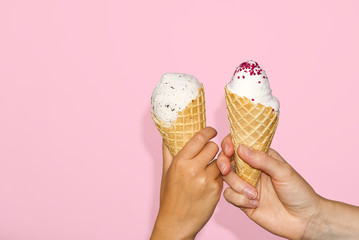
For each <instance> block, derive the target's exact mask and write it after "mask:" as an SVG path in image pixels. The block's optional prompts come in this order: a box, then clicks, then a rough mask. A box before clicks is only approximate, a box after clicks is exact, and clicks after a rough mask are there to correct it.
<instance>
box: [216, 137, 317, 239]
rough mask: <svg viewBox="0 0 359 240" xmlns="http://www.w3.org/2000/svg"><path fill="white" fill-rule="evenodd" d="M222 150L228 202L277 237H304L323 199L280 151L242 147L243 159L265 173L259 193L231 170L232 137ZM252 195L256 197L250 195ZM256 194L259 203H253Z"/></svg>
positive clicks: (220, 162) (221, 155)
mask: <svg viewBox="0 0 359 240" xmlns="http://www.w3.org/2000/svg"><path fill="white" fill-rule="evenodd" d="M222 148H223V152H221V153H220V155H219V157H218V160H217V164H218V166H219V167H220V168H221V170H222V174H223V175H225V176H224V177H223V179H224V180H225V181H226V182H227V183H228V185H229V186H230V187H229V188H227V189H226V190H225V191H224V197H225V198H226V200H227V201H228V202H230V203H232V204H234V205H236V206H238V207H240V208H241V209H242V210H243V211H244V212H245V213H246V214H247V215H248V216H249V218H251V219H252V220H253V221H255V222H256V223H258V224H259V225H261V226H262V227H263V228H265V229H267V230H268V231H270V232H272V233H274V234H277V235H280V236H283V237H286V238H289V239H302V238H304V237H305V235H306V234H307V227H308V225H309V224H310V223H311V221H312V220H313V219H316V217H317V216H318V214H319V212H320V208H321V206H322V203H321V202H322V200H323V199H322V198H321V197H320V196H319V195H318V194H316V193H315V192H314V190H313V189H312V187H311V186H310V185H309V184H308V183H307V182H306V181H305V180H304V179H303V178H302V177H301V176H300V175H299V174H298V173H297V172H296V171H295V170H294V169H293V168H292V167H291V166H290V165H289V164H288V163H287V162H286V161H285V160H284V159H283V158H282V157H281V156H280V155H279V154H278V153H277V152H276V151H274V150H272V149H270V150H269V151H268V154H266V153H264V152H261V151H257V150H253V149H251V148H248V147H246V146H243V145H241V146H240V148H239V149H238V154H239V156H240V157H241V158H242V159H243V160H244V161H245V162H247V163H248V164H249V165H251V166H252V167H254V168H257V169H260V170H261V171H262V174H261V178H260V181H259V183H258V192H257V193H258V194H256V192H255V190H254V188H252V187H251V186H249V184H247V183H246V182H244V181H243V180H242V179H241V178H240V177H239V176H238V175H237V174H236V173H235V172H234V171H230V169H231V167H230V157H231V155H232V154H233V152H234V151H233V150H234V149H233V143H232V140H231V137H230V135H228V136H227V137H226V138H225V139H224V140H223V142H222ZM253 191H254V192H253ZM251 192H253V193H252V197H251V194H248V193H251ZM256 195H258V196H257V200H258V201H259V202H258V201H257V200H253V199H254V198H255V196H256ZM248 197H249V198H252V200H250V199H249V198H248Z"/></svg>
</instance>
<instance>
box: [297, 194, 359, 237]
mask: <svg viewBox="0 0 359 240" xmlns="http://www.w3.org/2000/svg"><path fill="white" fill-rule="evenodd" d="M320 205H321V206H320V208H319V209H318V214H317V215H316V217H314V218H313V219H312V220H311V221H310V223H309V224H308V228H307V232H306V234H305V237H303V239H348V240H349V239H358V238H359V228H358V226H359V207H356V206H352V205H349V204H345V203H342V202H336V201H332V200H328V199H324V198H321V204H320Z"/></svg>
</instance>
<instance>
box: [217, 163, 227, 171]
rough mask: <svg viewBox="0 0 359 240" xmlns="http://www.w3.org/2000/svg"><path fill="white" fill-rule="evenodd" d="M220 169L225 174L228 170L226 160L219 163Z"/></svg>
mask: <svg viewBox="0 0 359 240" xmlns="http://www.w3.org/2000/svg"><path fill="white" fill-rule="evenodd" d="M219 170H221V173H222V174H223V173H224V172H225V171H226V170H227V165H226V164H225V163H224V162H221V163H220V164H219Z"/></svg>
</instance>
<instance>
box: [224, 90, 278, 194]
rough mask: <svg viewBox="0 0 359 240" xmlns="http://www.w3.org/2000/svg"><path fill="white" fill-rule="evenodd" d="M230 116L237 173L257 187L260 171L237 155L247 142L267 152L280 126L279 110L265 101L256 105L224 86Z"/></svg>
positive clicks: (252, 146) (250, 145)
mask: <svg viewBox="0 0 359 240" xmlns="http://www.w3.org/2000/svg"><path fill="white" fill-rule="evenodd" d="M225 93H226V105H227V113H228V119H229V123H230V128H231V136H232V141H233V144H234V149H235V154H234V160H235V164H236V171H237V174H238V175H239V176H240V177H241V178H242V179H244V180H245V181H247V182H248V183H250V184H251V185H252V186H254V187H256V185H257V183H258V180H259V177H260V174H261V171H260V170H258V169H254V168H252V167H250V166H249V165H248V164H247V163H245V162H244V161H243V160H242V159H240V158H239V157H238V154H237V149H238V146H239V145H240V144H244V145H246V146H249V147H251V148H253V149H257V150H261V151H263V152H267V151H268V149H269V147H270V145H271V142H272V139H273V136H274V133H275V131H276V128H277V125H278V112H276V111H273V109H272V107H266V106H264V105H263V104H260V103H256V104H254V103H253V102H252V101H251V100H250V99H248V98H246V97H240V96H238V95H237V94H234V93H232V92H231V91H230V90H228V89H227V87H226V88H225Z"/></svg>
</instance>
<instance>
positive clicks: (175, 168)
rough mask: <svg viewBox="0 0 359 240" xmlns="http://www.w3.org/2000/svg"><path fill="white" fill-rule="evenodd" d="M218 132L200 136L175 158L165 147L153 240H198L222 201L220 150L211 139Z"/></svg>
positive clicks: (208, 128)
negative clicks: (217, 155) (199, 233)
mask: <svg viewBox="0 0 359 240" xmlns="http://www.w3.org/2000/svg"><path fill="white" fill-rule="evenodd" d="M216 135H217V132H216V130H214V129H213V128H211V127H207V128H204V129H202V130H201V131H200V132H198V133H197V134H196V135H195V136H194V137H193V138H192V139H191V140H190V141H189V142H188V143H187V144H186V145H185V146H184V148H183V149H182V150H181V151H180V152H179V153H178V155H177V156H176V157H174V158H173V157H172V155H171V153H170V152H169V150H168V148H167V146H166V145H165V144H163V174H162V183H161V197H160V209H159V213H158V216H157V219H156V223H155V227H154V230H153V233H152V236H151V239H194V237H195V236H196V234H197V233H198V232H199V231H200V230H201V229H202V228H203V226H204V225H205V224H206V223H207V221H208V220H209V218H210V217H211V216H212V214H213V212H214V209H215V207H216V205H217V203H218V201H219V198H220V195H221V192H222V187H223V180H222V178H221V176H220V172H219V170H218V168H217V166H216V163H215V162H213V163H211V164H208V163H209V162H210V161H211V160H212V159H213V158H214V157H215V156H216V154H217V152H218V146H217V145H216V144H215V143H214V142H210V139H212V138H213V137H215V136H216Z"/></svg>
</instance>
